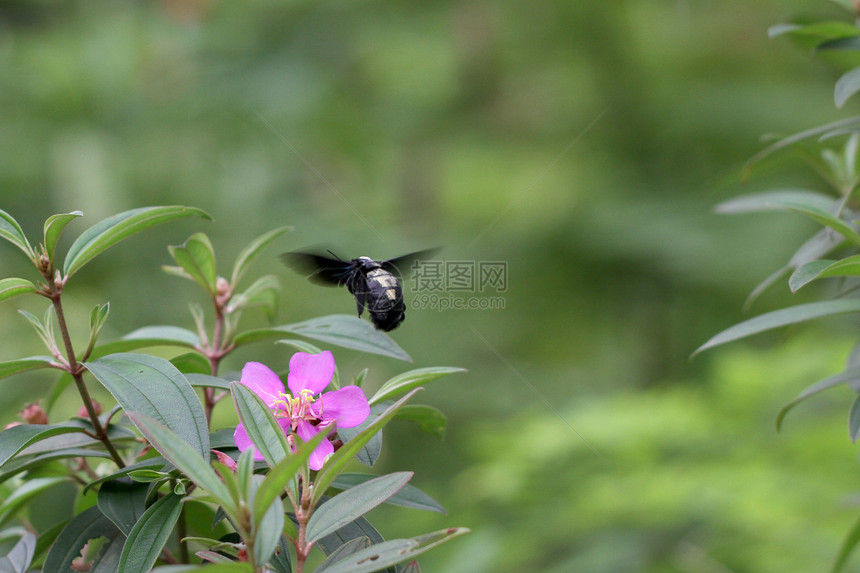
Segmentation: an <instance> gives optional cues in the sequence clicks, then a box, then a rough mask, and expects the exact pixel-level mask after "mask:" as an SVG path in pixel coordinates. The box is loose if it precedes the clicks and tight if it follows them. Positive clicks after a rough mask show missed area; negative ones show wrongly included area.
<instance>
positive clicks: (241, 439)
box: [233, 424, 265, 462]
mask: <svg viewBox="0 0 860 573" xmlns="http://www.w3.org/2000/svg"><path fill="white" fill-rule="evenodd" d="M233 441H234V442H235V443H236V447H237V448H239V451H240V452H244V451H245V450H247V449H248V448H251V449H253V450H254V459H255V460H256V461H258V462H261V461H263V460H264V459H265V458H263V454H261V453H260V452H258V451H257V448H255V447H254V443H253V442H251V438H249V437H248V432H246V431H245V426H243V425H242V424H239V425H238V426H236V431H235V432H233Z"/></svg>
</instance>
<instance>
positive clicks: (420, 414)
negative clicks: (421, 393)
mask: <svg viewBox="0 0 860 573" xmlns="http://www.w3.org/2000/svg"><path fill="white" fill-rule="evenodd" d="M394 417H395V418H396V419H397V420H407V421H409V422H412V423H413V424H415V425H417V426H418V429H419V430H421V431H422V432H424V433H425V434H430V435H431V436H436V437H437V438H442V437H444V436H445V428H446V426H447V425H448V418H446V417H445V414H443V413H442V412H441V411H440V410H439V409H438V408H434V407H433V406H427V405H426V404H407V405H406V406H403V407H402V408H401V409H400V411H399V412H397V415H395V416H394Z"/></svg>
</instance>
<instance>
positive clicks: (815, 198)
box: [714, 189, 838, 215]
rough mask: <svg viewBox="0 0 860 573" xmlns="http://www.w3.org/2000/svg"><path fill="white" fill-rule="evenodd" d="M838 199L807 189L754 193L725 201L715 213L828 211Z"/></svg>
mask: <svg viewBox="0 0 860 573" xmlns="http://www.w3.org/2000/svg"><path fill="white" fill-rule="evenodd" d="M837 201H838V199H836V198H835V197H831V196H830V195H824V194H822V193H818V192H816V191H807V190H806V189H781V190H778V191H765V192H763V193H752V194H750V195H743V196H741V197H735V198H733V199H729V200H728V201H723V202H722V203H720V204H719V205H717V206H716V207H715V208H714V211H715V212H717V213H720V214H724V215H734V214H738V213H755V212H759V211H786V210H788V209H789V206H796V205H801V206H806V207H807V208H814V209H819V210H823V211H827V210H829V209H832V208H834V207H835V206H836V204H837Z"/></svg>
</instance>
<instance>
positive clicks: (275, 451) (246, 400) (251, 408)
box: [230, 382, 290, 467]
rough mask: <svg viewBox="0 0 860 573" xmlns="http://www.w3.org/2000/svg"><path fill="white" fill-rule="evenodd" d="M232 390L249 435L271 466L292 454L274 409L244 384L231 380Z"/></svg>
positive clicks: (234, 400) (237, 410)
mask: <svg viewBox="0 0 860 573" xmlns="http://www.w3.org/2000/svg"><path fill="white" fill-rule="evenodd" d="M230 391H231V392H232V393H233V403H234V404H235V405H236V413H237V414H239V420H241V422H242V425H243V426H244V427H245V431H246V432H247V433H248V437H249V438H250V439H251V441H252V442H253V443H254V447H255V448H256V449H257V451H258V452H260V454H261V455H262V456H263V458H265V460H266V463H267V464H269V467H275V466H276V465H277V464H278V462H280V461H281V460H282V459H284V458H285V457H287V456H289V455H290V446H289V444H287V438H286V436H285V435H284V431H283V429H282V428H281V426H280V425H279V424H278V422H277V421H276V420H275V417H274V416H273V415H272V410H271V409H270V408H269V407H268V406H267V405H266V404H265V402H263V400H261V399H260V397H259V396H257V395H256V394H255V393H254V391H253V390H251V389H250V388H248V387H247V386H245V385H244V384H240V383H238V382H231V383H230Z"/></svg>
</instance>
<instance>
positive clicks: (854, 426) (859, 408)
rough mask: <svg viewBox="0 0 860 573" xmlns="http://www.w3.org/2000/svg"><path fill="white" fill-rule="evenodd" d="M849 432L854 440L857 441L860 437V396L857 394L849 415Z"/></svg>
mask: <svg viewBox="0 0 860 573" xmlns="http://www.w3.org/2000/svg"><path fill="white" fill-rule="evenodd" d="M848 433H849V435H850V436H851V441H852V442H856V441H857V438H858V437H860V396H857V398H856V399H855V400H854V403H853V404H852V405H851V413H850V414H849V416H848Z"/></svg>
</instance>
